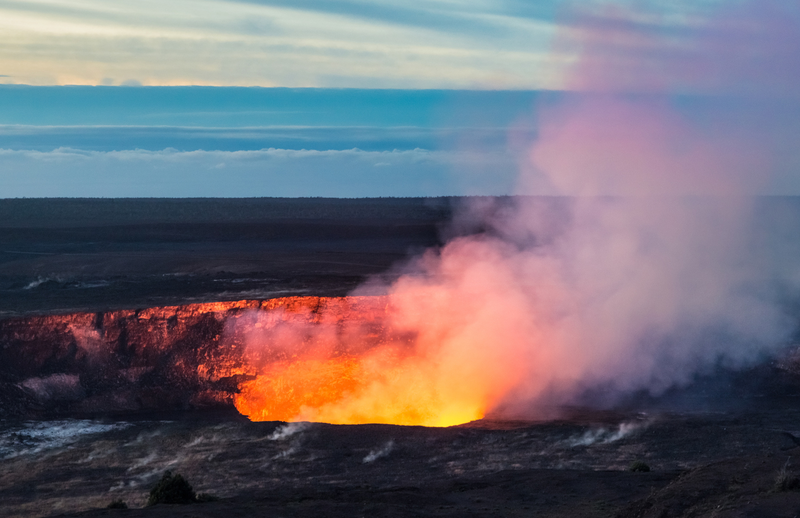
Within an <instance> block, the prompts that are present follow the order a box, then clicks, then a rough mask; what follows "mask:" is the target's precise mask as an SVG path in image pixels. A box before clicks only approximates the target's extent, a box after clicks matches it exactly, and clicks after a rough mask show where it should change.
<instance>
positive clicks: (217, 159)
mask: <svg viewBox="0 0 800 518" xmlns="http://www.w3.org/2000/svg"><path fill="white" fill-rule="evenodd" d="M0 163H2V164H3V167H2V170H0V185H1V186H2V190H0V197H4V198H13V197H24V196H27V197H48V196H61V197H63V196H66V197H71V196H88V197H137V196H144V197H159V196H169V197H193V196H199V197H204V196H224V197H250V196H288V197H294V196H331V197H367V196H441V195H458V194H504V193H508V192H510V191H511V190H512V189H513V182H514V177H515V175H516V173H515V169H516V163H515V161H514V160H513V159H512V157H509V156H507V155H506V154H503V153H481V154H480V155H477V154H470V153H455V152H447V151H426V150H422V149H415V150H408V151H382V152H369V151H362V150H359V149H350V150H342V151H314V150H286V149H263V150H258V151H189V152H179V151H175V150H169V149H168V150H162V151H144V150H127V151H110V152H99V151H85V150H77V149H68V148H62V149H57V150H54V151H49V152H41V151H30V150H23V151H14V150H0Z"/></svg>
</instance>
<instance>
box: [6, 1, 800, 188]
mask: <svg viewBox="0 0 800 518" xmlns="http://www.w3.org/2000/svg"><path fill="white" fill-rule="evenodd" d="M799 10H800V6H799V5H798V2H796V1H794V0H786V1H783V2H780V1H777V0H764V1H762V2H755V1H754V0H750V1H745V0H695V1H688V0H671V1H666V0H660V1H657V0H613V1H612V0H583V1H565V0H542V1H536V2H532V1H526V0H465V1H458V2H455V1H452V0H428V1H425V2H421V1H417V0H405V1H402V2H401V1H398V0H370V1H362V0H294V1H291V2H290V1H287V0H241V1H240V0H160V1H158V2H154V1H150V0H141V1H137V2H122V1H118V0H102V1H100V0H69V1H66V0H25V1H19V0H0V197H21V196H28V197H36V196H336V197H361V196H442V195H471V194H491V195H495V194H514V193H526V194H548V193H556V191H554V190H553V188H552V186H548V185H545V183H542V182H539V183H537V182H536V181H534V182H533V183H530V182H529V183H528V184H526V185H524V186H522V185H520V180H519V176H520V175H519V172H520V170H521V169H525V168H526V167H528V166H529V162H530V160H529V158H528V156H527V154H528V149H529V148H530V147H531V146H532V145H533V144H534V142H535V141H536V138H537V135H538V133H539V130H540V125H541V120H540V119H541V117H540V115H541V113H544V112H546V111H547V107H548V106H550V105H553V104H558V103H563V102H565V99H567V100H569V99H574V98H576V96H580V95H594V94H597V93H598V92H600V93H606V94H607V93H609V92H613V93H614V94H615V95H634V96H635V95H647V96H655V97H660V98H662V99H663V100H664V101H663V102H665V103H668V104H669V105H670V107H671V109H674V110H676V112H677V113H680V114H681V116H682V117H683V116H685V117H688V118H690V119H693V120H695V119H697V118H698V117H701V116H705V119H703V120H700V121H699V122H697V124H699V125H701V126H703V125H705V126H706V127H709V126H712V125H717V126H723V125H726V124H728V125H730V124H734V125H738V126H747V127H748V128H750V129H751V130H752V131H753V133H754V134H755V133H758V134H759V135H762V134H765V131H766V134H768V135H769V136H770V139H771V140H773V141H774V142H776V143H777V144H776V146H777V147H778V148H780V149H779V150H778V151H775V150H770V152H771V153H774V154H775V156H779V158H780V160H778V161H777V162H779V163H778V164H777V165H776V166H775V168H776V171H778V173H777V174H776V175H774V178H773V179H772V180H771V181H770V182H768V184H766V185H765V187H764V188H763V189H762V190H763V191H764V192H768V193H790V192H794V191H796V192H797V193H800V181H796V180H795V179H794V177H793V176H792V174H791V171H793V168H794V167H795V165H796V164H798V163H800V162H798V161H797V157H795V156H794V155H793V154H792V153H791V152H790V150H791V148H792V147H793V146H792V144H793V140H792V139H793V136H794V135H795V134H797V129H798V127H797V124H795V123H793V122H792V121H794V120H795V115H796V114H797V113H798V106H800V103H798V101H797V99H796V95H795V86H794V85H795V84H796V81H795V80H796V79H798V78H800V66H797V61H798V60H797V57H796V56H797V55H798V52H795V51H798V50H800V46H798V45H797V44H798V43H799V42H800V38H798V37H797V32H798V30H797V29H798V26H800V24H798V20H800V16H798V11H799ZM592 67H599V68H602V69H603V71H604V73H603V74H598V73H593V72H592V71H591V69H592ZM597 77H603V78H604V79H603V81H602V82H598V81H596V80H594V79H592V78H597ZM587 78H590V79H588V80H587ZM765 121H766V122H765ZM756 129H758V130H759V131H757V132H756V131H755V130H756ZM754 138H757V137H754ZM527 176H528V177H530V174H528V175H527ZM792 190H794V191H792Z"/></svg>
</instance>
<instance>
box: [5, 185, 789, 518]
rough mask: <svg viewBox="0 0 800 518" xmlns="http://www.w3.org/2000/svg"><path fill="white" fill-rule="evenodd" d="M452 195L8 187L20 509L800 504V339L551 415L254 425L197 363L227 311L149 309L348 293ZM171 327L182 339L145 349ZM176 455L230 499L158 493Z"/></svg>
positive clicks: (200, 482)
mask: <svg viewBox="0 0 800 518" xmlns="http://www.w3.org/2000/svg"><path fill="white" fill-rule="evenodd" d="M82 203H83V204H84V205H81V204H82ZM448 203H449V202H447V203H445V204H444V205H442V202H441V200H439V201H438V202H434V203H431V202H430V201H425V200H411V201H408V200H407V201H402V202H394V201H391V200H390V201H386V202H381V203H377V202H375V203H373V202H357V201H352V202H348V201H325V200H322V201H320V200H317V201H313V200H301V201H293V202H286V201H280V200H278V201H275V200H273V201H269V200H266V201H265V200H261V201H258V200H255V201H240V202H237V203H233V202H218V201H214V200H206V201H202V200H201V201H194V202H192V203H190V202H188V201H185V200H179V201H162V202H156V201H139V202H133V201H119V200H116V201H115V200H100V201H80V200H77V201H76V200H62V201H58V202H54V201H50V202H45V201H42V200H28V201H25V200H15V201H14V203H10V201H9V200H6V201H3V202H2V203H0V221H2V222H3V223H2V225H0V295H2V296H0V312H2V314H3V319H2V320H1V321H0V342H2V343H0V349H2V351H0V357H1V358H2V365H0V378H2V379H0V382H1V383H2V390H0V409H2V411H3V412H2V413H0V458H2V463H1V464H0V516H9V517H13V516H21V517H45V516H148V517H158V516H178V517H180V516H187V517H188V516H192V517H217V516H219V517H225V518H232V517H236V516H286V517H295V516H296V517H311V516H314V517H316V516H332V517H336V516H348V517H351V516H564V517H567V516H569V517H572V516H577V517H581V516H621V517H636V516H648V517H650V516H652V517H670V516H786V517H793V516H796V515H798V513H800V490H798V489H800V480H797V479H798V477H800V447H798V444H800V405H798V401H800V399H799V398H800V376H798V369H797V368H796V367H797V365H798V364H800V363H799V362H798V361H796V360H797V359H796V358H794V359H793V358H792V357H791V356H790V357H787V358H786V359H783V360H782V361H780V362H767V363H765V364H764V365H761V366H759V367H757V368H755V369H752V370H751V371H748V372H744V373H730V372H722V371H720V372H717V373H711V374H709V375H708V376H705V377H702V378H698V379H696V380H695V382H694V383H693V384H691V385H690V386H688V387H685V388H683V389H680V390H677V389H676V390H672V391H670V392H668V393H667V394H663V395H661V396H660V397H658V398H653V397H650V396H647V395H641V394H639V395H634V396H632V397H631V398H630V399H629V400H626V401H623V402H619V403H618V404H617V405H616V406H615V407H614V408H613V409H611V410H605V411H597V410H589V409H586V408H571V409H553V415H554V416H556V418H555V419H554V420H549V421H540V422H522V421H497V420H491V419H487V420H483V421H479V422H475V423H470V424H468V425H463V426H458V427H452V428H422V427H401V426H389V425H355V426H334V425H326V424H313V423H312V424H309V423H294V424H287V423H279V422H263V423H251V422H249V421H248V420H246V419H245V418H243V417H242V416H240V415H239V414H238V413H236V412H235V410H233V409H232V408H231V406H230V405H229V404H228V402H229V399H226V397H227V396H226V397H220V398H217V397H213V398H211V399H208V400H203V401H206V402H208V401H211V402H212V403H213V402H215V401H216V402H217V403H220V404H217V405H214V404H200V403H199V402H198V401H199V400H198V399H197V398H196V396H197V395H198V394H201V393H202V394H205V395H207V394H208V393H214V391H217V392H219V393H224V394H228V395H229V393H230V391H231V390H232V386H230V385H229V384H228V385H226V384H225V383H226V380H225V379H222V378H220V379H216V380H211V381H209V380H210V379H211V378H208V379H206V378H202V377H198V376H197V373H198V372H199V371H198V368H197V367H198V366H200V365H203V361H205V360H207V359H208V357H207V356H204V354H205V353H204V351H205V352H208V351H211V352H213V351H214V349H213V348H211V349H208V350H206V349H203V348H202V347H201V348H200V349H198V348H197V347H195V346H194V345H192V344H195V345H196V342H197V341H199V342H197V343H201V344H213V343H215V342H214V341H215V340H216V337H217V335H218V334H219V333H220V331H221V330H222V328H221V327H219V320H217V319H216V317H212V316H209V315H211V313H214V311H211V312H206V313H203V311H195V312H192V311H188V312H186V311H185V310H178V309H175V310H174V311H173V312H172V313H170V312H169V311H166V312H162V313H163V314H161V313H159V312H157V311H156V312H154V311H151V310H147V309H146V308H152V307H154V306H167V305H170V304H186V303H197V302H213V301H231V300H240V299H249V300H250V302H248V303H247V304H257V305H258V304H262V303H263V302H262V301H263V300H265V299H273V298H275V297H277V296H279V295H280V296H283V295H318V296H320V295H335V296H340V295H345V294H346V293H347V292H348V291H349V289H351V288H352V287H353V286H355V285H357V284H358V283H360V282H362V281H363V280H364V279H366V278H368V277H369V276H370V275H374V274H380V273H385V272H386V271H387V269H388V270H391V268H392V267H393V265H397V264H398V263H399V264H402V262H403V261H404V260H405V259H406V258H408V257H409V256H410V255H412V254H413V253H414V252H415V251H418V250H420V249H422V248H424V247H427V246H432V245H436V244H437V243H440V242H441V236H442V234H441V233H440V232H441V231H442V229H443V228H445V227H447V225H446V224H445V222H446V220H447V219H448V218H449V217H450V214H451V210H450V206H449V205H448ZM365 215H366V216H365ZM449 231H450V232H452V231H453V230H452V229H451V230H449ZM456 231H470V230H469V229H468V228H467V229H466V230H465V229H463V228H462V229H460V230H459V229H456ZM234 306H235V305H229V306H226V308H227V309H225V311H233V312H234V313H235V312H236V311H239V309H237V308H236V307H234ZM195 307H197V306H195ZM248 307H249V306H248ZM114 311H116V313H114ZM148 311H149V312H148ZM181 311H184V313H186V315H184V316H185V317H186V319H185V321H184V322H183V323H181V322H179V321H175V320H174V318H177V317H178V316H180V315H183V313H181ZM76 312H80V313H76ZM173 313H174V314H173ZM69 315H72V316H69ZM148 315H149V316H148ZM173 317H174V318H173ZM37 319H38V320H37ZM48 319H49V320H48ZM178 320H180V319H178ZM148 326H150V327H148ZM151 328H152V329H151ZM81 330H82V331H81ZM153 330H155V331H153ZM84 331H85V332H84ZM159 333H161V334H159ZM150 336H160V337H162V338H164V340H162V342H163V344H162V346H161V347H160V348H159V347H152V348H149V349H148V348H147V347H144V346H142V347H140V348H137V344H139V345H142V344H146V343H149V342H148V341H147V340H145V338H144V337H150ZM48 340H50V341H51V342H50V345H51V347H45V346H42V344H43V343H45V342H47V341H48ZM170 340H171V341H170ZM151 341H152V340H151ZM37 344H38V347H39V348H38V349H37ZM45 345H46V344H45ZM104 348H106V349H107V350H106V349H104ZM90 349H91V350H94V351H95V352H97V351H101V352H102V351H106V353H108V354H105V353H104V354H101V355H99V356H98V355H96V354H95V355H94V356H93V355H91V354H84V352H82V351H87V350H90ZM26 351H27V352H26ZM35 351H39V353H40V354H32V352H35ZM141 351H149V352H147V354H139V352H141ZM176 351H183V352H184V353H185V352H187V351H188V352H192V354H191V355H189V356H186V355H184V356H180V355H179V356H180V358H184V359H185V358H189V360H191V361H188V362H182V363H181V362H178V363H176V362H175V361H174V360H175V358H176V356H175V354H176ZM198 351H199V352H198ZM200 353H203V354H200ZM182 354H183V353H182ZM97 358H104V360H103V361H105V362H106V363H102V362H100V363H98V362H97V360H96V359H97ZM111 360H115V361H116V363H115V362H114V361H111ZM126 362H127V363H126ZM136 362H140V363H141V365H139V364H138V363H136ZM142 362H143V363H142ZM192 362H195V363H192ZM104 365H113V367H114V368H113V369H110V370H108V369H105V368H104V367H102V366H104ZM101 367H102V368H101ZM200 370H202V369H200ZM203 372H206V371H204V370H203ZM187 373H189V374H187ZM190 374H191V375H190ZM229 381H230V380H229ZM234 381H235V380H234ZM26 383H27V384H26ZM70 387H71V388H70ZM234 388H235V387H234ZM73 389H74V390H73ZM159 391H160V392H159ZM636 461H639V462H641V463H644V464H646V465H647V466H648V467H649V468H650V471H648V472H633V471H630V469H629V468H630V466H631V464H632V463H634V462H636ZM166 470H172V471H173V472H176V473H181V474H182V475H184V476H185V477H186V478H187V479H188V480H189V482H190V483H191V484H192V485H193V487H194V489H195V490H196V491H197V492H198V493H207V494H211V495H215V496H216V497H218V498H219V499H218V500H216V501H211V502H206V503H195V504H190V505H185V506H174V505H156V506H151V507H145V503H146V501H147V495H148V492H149V490H150V488H151V487H152V486H153V485H154V484H155V483H156V482H157V481H158V480H159V479H160V477H161V476H162V475H163V473H164V472H165V471H166ZM796 480H797V481H796ZM113 501H124V502H125V503H126V505H127V506H128V509H107V506H108V505H109V504H110V503H111V502H113Z"/></svg>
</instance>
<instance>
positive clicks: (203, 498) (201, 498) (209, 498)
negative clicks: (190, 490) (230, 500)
mask: <svg viewBox="0 0 800 518" xmlns="http://www.w3.org/2000/svg"><path fill="white" fill-rule="evenodd" d="M217 500H219V497H218V496H214V495H209V494H208V493H200V494H199V495H197V501H198V502H216V501H217Z"/></svg>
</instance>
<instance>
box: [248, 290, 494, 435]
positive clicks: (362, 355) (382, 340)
mask: <svg viewBox="0 0 800 518" xmlns="http://www.w3.org/2000/svg"><path fill="white" fill-rule="evenodd" d="M283 301H284V302H282V305H281V307H279V308H276V309H275V310H272V311H266V312H265V311H259V312H254V313H251V314H250V315H248V316H247V317H245V319H244V320H241V321H240V322H238V323H237V325H236V326H235V327H234V334H235V337H236V339H237V340H241V341H243V342H244V343H245V346H246V353H245V356H246V361H247V362H248V366H247V368H246V370H248V371H249V373H250V374H251V376H252V379H250V380H249V381H245V382H242V383H241V384H240V386H239V394H237V395H236V396H235V398H234V404H235V405H236V408H237V409H238V410H239V412H241V413H242V414H244V415H246V416H248V417H249V418H250V419H251V420H253V421H317V422H326V423H334V424H363V423H387V424H401V425H424V426H452V425H457V424H461V423H466V422H469V421H473V420H476V419H480V418H482V417H484V414H485V412H486V410H487V404H488V403H489V401H488V398H487V397H488V395H489V393H490V392H491V390H489V387H488V385H489V384H491V383H492V381H493V380H491V379H490V378H486V379H480V378H476V377H474V376H472V375H470V374H471V373H474V372H475V369H473V368H471V367H472V366H474V365H475V363H474V362H473V361H470V360H469V358H468V357H467V358H459V360H458V362H459V363H462V365H459V364H458V363H456V362H454V358H452V357H450V355H449V354H448V353H447V348H446V347H432V346H430V345H429V344H427V343H426V339H425V337H423V336H421V335H420V333H418V332H415V333H403V330H402V329H398V328H397V326H396V322H395V321H396V318H397V317H396V308H393V307H392V306H391V304H390V303H389V299H387V298H386V297H344V298H340V299H334V298H317V297H306V298H300V297H298V298H291V299H283ZM465 361H466V363H464V362H465ZM487 372H491V371H490V370H487Z"/></svg>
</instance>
